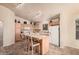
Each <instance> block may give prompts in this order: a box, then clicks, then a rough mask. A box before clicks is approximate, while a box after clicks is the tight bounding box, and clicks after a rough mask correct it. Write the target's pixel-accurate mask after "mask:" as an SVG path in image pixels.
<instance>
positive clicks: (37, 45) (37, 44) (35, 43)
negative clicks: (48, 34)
mask: <svg viewBox="0 0 79 59" xmlns="http://www.w3.org/2000/svg"><path fill="white" fill-rule="evenodd" d="M30 42H31V44H30V46H31V54H32V55H33V54H34V48H38V54H40V42H39V39H38V38H35V37H31V39H30Z"/></svg>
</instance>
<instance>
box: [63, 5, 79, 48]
mask: <svg viewBox="0 0 79 59" xmlns="http://www.w3.org/2000/svg"><path fill="white" fill-rule="evenodd" d="M63 16H64V19H63V20H65V21H66V22H65V23H63V25H66V27H65V26H63V28H65V34H64V33H63V34H64V35H63V36H65V37H63V39H64V41H63V44H64V46H69V47H74V48H78V49H79V40H76V27H75V25H76V24H75V19H76V18H77V17H79V4H72V5H70V6H67V7H66V8H65V9H64V11H63ZM63 16H62V17H63Z"/></svg>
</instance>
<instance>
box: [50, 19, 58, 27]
mask: <svg viewBox="0 0 79 59" xmlns="http://www.w3.org/2000/svg"><path fill="white" fill-rule="evenodd" d="M49 25H50V26H55V25H59V19H58V18H57V19H53V20H50V21H49Z"/></svg>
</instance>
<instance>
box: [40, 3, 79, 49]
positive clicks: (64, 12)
mask: <svg viewBox="0 0 79 59" xmlns="http://www.w3.org/2000/svg"><path fill="white" fill-rule="evenodd" d="M51 11H52V12H51ZM51 11H49V12H48V13H50V12H51V13H52V14H50V16H54V15H56V14H59V13H60V43H61V44H60V47H62V48H63V47H64V46H68V47H73V48H78V49H79V40H76V28H75V25H76V24H75V19H76V18H77V17H78V18H79V4H62V5H60V6H58V5H56V6H53V8H52V9H51ZM41 24H43V22H41ZM40 27H41V26H40Z"/></svg>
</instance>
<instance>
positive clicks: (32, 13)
mask: <svg viewBox="0 0 79 59" xmlns="http://www.w3.org/2000/svg"><path fill="white" fill-rule="evenodd" d="M0 5H3V6H6V7H8V8H10V9H11V10H12V11H14V12H15V14H16V16H19V17H22V18H24V19H28V20H30V21H43V20H48V19H49V18H50V17H52V16H53V13H54V12H57V13H58V6H63V5H64V4H56V3H55V4H54V3H50V4H48V3H24V4H17V3H3V4H0ZM54 9H55V10H54Z"/></svg>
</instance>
